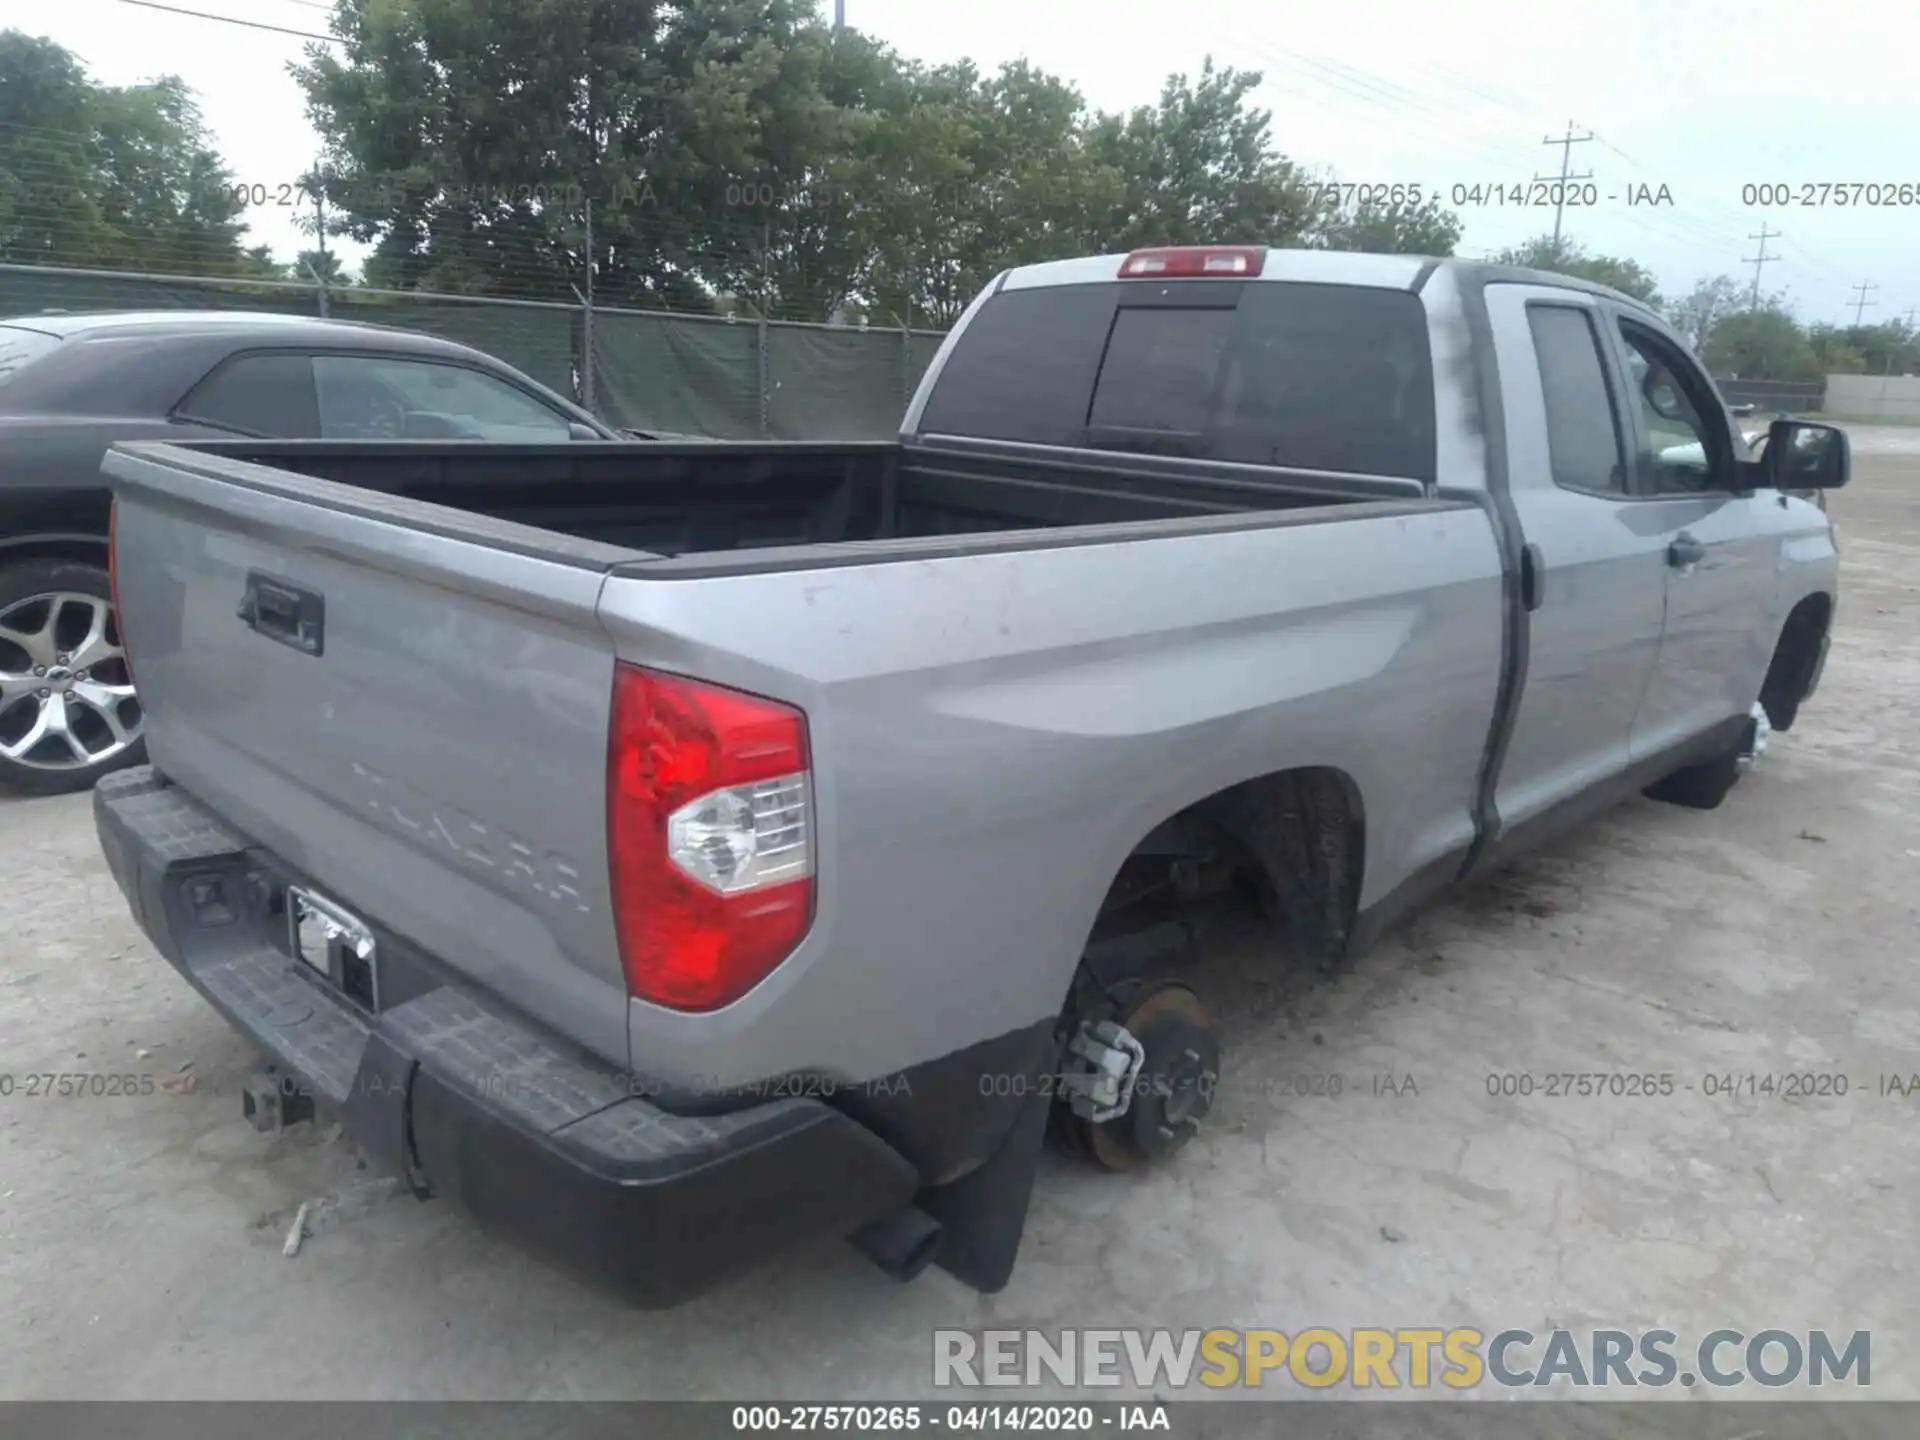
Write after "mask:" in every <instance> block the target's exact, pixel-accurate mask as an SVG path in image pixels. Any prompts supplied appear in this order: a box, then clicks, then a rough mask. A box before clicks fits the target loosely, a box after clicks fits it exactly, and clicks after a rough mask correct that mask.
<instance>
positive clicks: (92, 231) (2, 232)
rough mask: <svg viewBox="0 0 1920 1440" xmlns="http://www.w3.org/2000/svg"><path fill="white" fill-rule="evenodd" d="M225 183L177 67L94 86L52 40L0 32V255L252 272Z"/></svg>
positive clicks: (239, 202)
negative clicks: (135, 81) (155, 76)
mask: <svg viewBox="0 0 1920 1440" xmlns="http://www.w3.org/2000/svg"><path fill="white" fill-rule="evenodd" d="M232 181H233V177H232V173H231V172H230V171H229V170H228V168H227V166H226V163H225V162H224V161H223V160H222V159H221V158H220V156H219V154H218V153H217V152H216V151H215V149H214V148H213V144H212V141H211V138H210V137H209V136H208V134H207V131H206V126H205V125H204V124H203V123H202V121H201V118H200V112H199V107H198V106H197V104H196V103H195V101H194V98H193V93H192V92H191V91H190V90H189V89H188V88H187V87H186V85H185V84H184V83H183V82H182V81H180V80H179V79H177V78H176V77H173V76H165V77H162V78H161V79H159V80H157V81H154V82H152V83H151V84H147V85H131V86H124V87H115V86H105V85H96V84H94V83H93V82H92V81H91V80H90V79H89V78H88V77H87V74H86V71H85V69H84V68H83V67H82V66H81V64H80V62H79V61H78V60H77V59H76V58H75V57H74V56H73V55H72V54H70V53H69V52H68V51H66V50H64V49H62V48H61V47H60V46H58V45H55V44H54V43H53V42H51V41H48V40H42V39H35V38H32V37H29V36H26V35H23V34H21V33H20V32H19V31H17V30H8V31H3V32H0V258H4V259H7V260H14V261H39V262H41V263H47V264H51V263H61V264H69V265H99V266H121V267H126V268H131V269H147V270H166V271H176V272H184V273H188V274H203V275H236V274H246V275H252V274H256V273H257V263H256V261H255V260H253V259H251V258H249V256H248V254H247V252H246V251H245V249H244V248H243V247H242V245H241V239H242V236H243V235H244V232H245V225H244V223H243V222H242V221H241V219H240V216H241V213H242V210H243V208H244V201H243V199H242V197H241V196H240V194H239V193H238V191H237V188H236V187H235V186H234V185H233V183H232Z"/></svg>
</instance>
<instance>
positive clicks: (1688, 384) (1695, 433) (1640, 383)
mask: <svg viewBox="0 0 1920 1440" xmlns="http://www.w3.org/2000/svg"><path fill="white" fill-rule="evenodd" d="M1620 334H1621V337H1622V338H1623V339H1624V340H1625V341H1626V342H1627V364H1628V367H1629V368H1630V370H1631V371H1632V379H1633V385H1634V390H1635V395H1634V403H1635V404H1636V405H1637V406H1638V407H1639V410H1640V419H1641V423H1642V424H1643V425H1645V426H1646V430H1647V439H1648V442H1649V446H1650V453H1648V454H1647V455H1646V456H1644V457H1642V466H1643V469H1644V470H1645V478H1646V488H1647V489H1648V490H1650V491H1651V492H1653V493H1654V494H1657V495H1689V494H1695V493H1698V492H1700V491H1705V490H1713V489H1716V488H1718V487H1716V486H1715V485H1714V483H1713V467H1714V465H1716V464H1719V463H1722V461H1721V458H1720V457H1719V455H1718V453H1717V452H1718V450H1719V449H1721V448H1723V447H1722V446H1718V445H1716V444H1715V443H1714V438H1715V437H1714V432H1713V430H1712V429H1711V428H1710V427H1709V425H1708V422H1707V418H1706V417H1707V416H1708V415H1709V414H1711V413H1712V411H1711V410H1710V409H1708V408H1707V404H1708V401H1709V400H1710V398H1711V397H1710V396H1709V395H1705V394H1702V393H1701V390H1702V387H1703V385H1704V382H1703V381H1702V380H1701V379H1700V377H1699V376H1698V375H1697V374H1695V373H1694V372H1693V371H1692V369H1691V367H1690V366H1689V365H1688V363H1687V361H1686V360H1685V358H1684V357H1682V356H1679V355H1678V354H1676V353H1675V352H1674V351H1673V349H1672V347H1670V346H1668V345H1667V344H1666V343H1665V342H1664V341H1662V340H1661V339H1660V337H1659V336H1657V335H1655V334H1654V333H1653V332H1652V331H1650V330H1643V329H1641V328H1640V327H1639V326H1637V325H1633V324H1630V323H1628V322H1626V321H1622V322H1621V325H1620Z"/></svg>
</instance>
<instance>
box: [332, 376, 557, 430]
mask: <svg viewBox="0 0 1920 1440" xmlns="http://www.w3.org/2000/svg"><path fill="white" fill-rule="evenodd" d="M313 378H314V384H315V387H316V388H317V390H318V392H319V397H320V433H321V435H322V436H324V437H325V438H327V439H329V440H334V439H339V440H354V439H381V440H523V441H541V440H566V439H569V438H571V434H572V432H571V430H570V428H569V426H570V421H569V420H568V417H567V416H565V415H563V414H561V413H560V412H559V411H558V410H555V409H553V408H552V407H551V406H549V405H547V404H545V403H543V402H542V401H540V400H538V399H536V398H535V397H533V396H532V395H529V394H527V393H526V392H525V391H523V390H519V389H517V388H515V387H514V386H512V385H509V384H508V383H507V382H506V381H504V380H499V379H496V378H495V377H493V376H491V375H485V374H482V373H481V372H480V371H478V370H469V369H467V368H466V367H465V366H462V365H442V364H436V363H435V362H433V361H430V360H398V359H387V358H381V357H377V356H371V355H316V356H314V357H313Z"/></svg>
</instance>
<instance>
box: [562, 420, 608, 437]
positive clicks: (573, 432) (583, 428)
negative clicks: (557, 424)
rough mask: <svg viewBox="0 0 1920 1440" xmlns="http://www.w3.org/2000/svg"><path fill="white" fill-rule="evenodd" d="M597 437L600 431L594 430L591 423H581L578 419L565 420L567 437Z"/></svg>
mask: <svg viewBox="0 0 1920 1440" xmlns="http://www.w3.org/2000/svg"><path fill="white" fill-rule="evenodd" d="M599 438H600V432H599V431H598V430H595V429H594V428H593V427H592V426H591V425H586V424H583V423H581V422H580V421H578V420H569V421H568V422H567V439H569V440H598V439H599Z"/></svg>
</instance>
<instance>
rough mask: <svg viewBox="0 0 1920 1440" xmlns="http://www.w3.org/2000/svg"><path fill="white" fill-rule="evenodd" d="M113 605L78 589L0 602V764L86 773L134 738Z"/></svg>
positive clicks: (134, 712)
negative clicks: (2, 762)
mask: <svg viewBox="0 0 1920 1440" xmlns="http://www.w3.org/2000/svg"><path fill="white" fill-rule="evenodd" d="M141 720H142V716H141V713H140V702H139V700H138V698H137V697H136V696H135V695H134V692H133V676H132V674H131V673H130V672H129V671H128V669H127V663H126V654H125V652H124V650H123V649H122V648H121V645H120V636H119V631H118V626H117V624H116V623H115V619H114V614H113V607H112V605H111V604H110V603H109V602H108V601H107V600H106V599H104V598H103V597H101V596H99V595H90V594H87V593H85V592H84V591H78V590H55V591H48V592H43V593H39V594H33V595H28V596H26V597H24V598H23V599H20V600H15V601H13V602H12V603H10V604H7V605H4V606H0V761H5V762H7V763H9V764H12V765H17V766H21V767H23V768H25V769H29V770H39V771H65V772H84V771H88V770H91V769H92V768H93V767H95V766H99V765H104V764H106V763H107V762H108V761H110V760H113V759H114V758H115V757H117V756H119V755H121V754H122V753H124V752H125V751H126V750H128V749H130V748H131V747H132V746H134V745H136V744H138V743H139V740H140V729H141Z"/></svg>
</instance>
